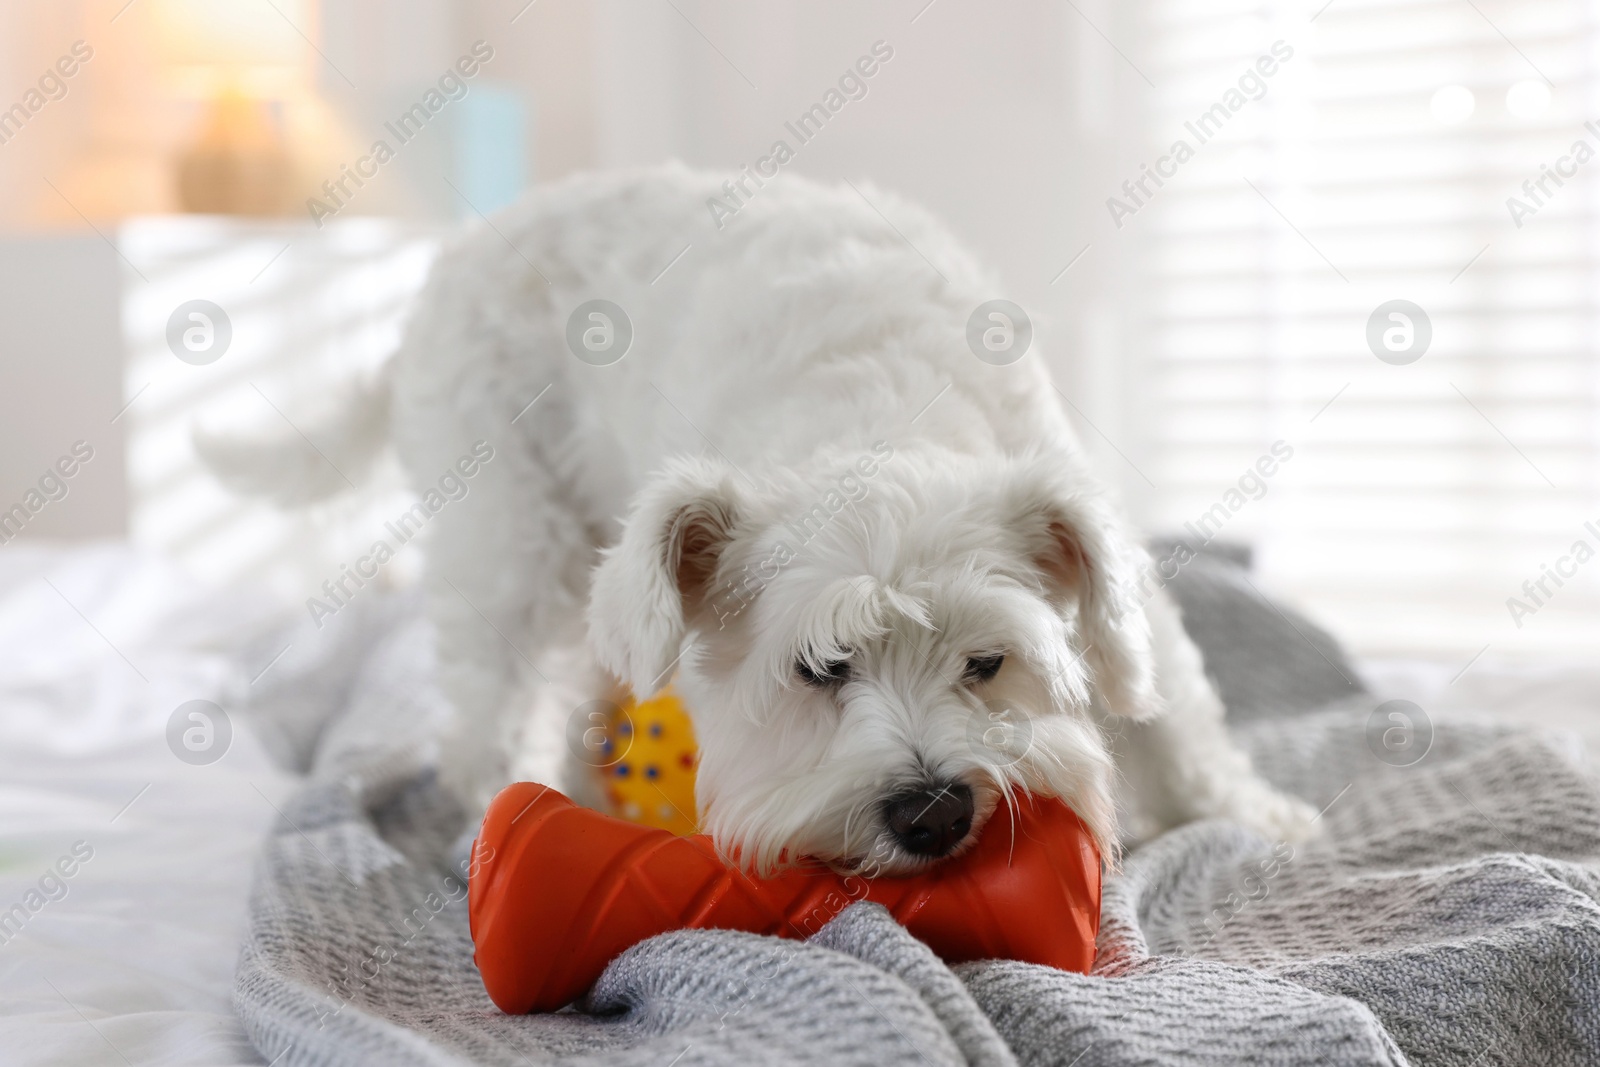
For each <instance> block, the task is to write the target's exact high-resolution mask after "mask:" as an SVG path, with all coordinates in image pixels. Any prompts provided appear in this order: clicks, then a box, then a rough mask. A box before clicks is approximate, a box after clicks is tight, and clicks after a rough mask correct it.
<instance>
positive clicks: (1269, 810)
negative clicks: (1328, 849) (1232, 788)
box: [1219, 783, 1321, 844]
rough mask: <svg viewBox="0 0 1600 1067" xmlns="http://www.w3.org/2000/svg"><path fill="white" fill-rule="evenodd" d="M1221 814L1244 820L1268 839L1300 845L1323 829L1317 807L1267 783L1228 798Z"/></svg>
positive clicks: (1243, 821)
mask: <svg viewBox="0 0 1600 1067" xmlns="http://www.w3.org/2000/svg"><path fill="white" fill-rule="evenodd" d="M1219 814H1220V815H1222V816H1223V817H1224V818H1228V819H1232V820H1234V821H1235V822H1240V823H1243V824H1244V825H1246V826H1248V827H1249V828H1250V829H1252V830H1254V831H1255V832H1256V833H1258V834H1260V835H1261V836H1262V837H1265V838H1267V839H1268V840H1269V841H1287V842H1289V843H1290V844H1299V843H1300V842H1302V841H1309V840H1310V839H1311V838H1313V837H1315V836H1316V835H1317V833H1318V832H1319V831H1320V829H1321V823H1320V822H1319V821H1318V819H1317V809H1316V808H1314V807H1312V806H1311V805H1310V804H1308V803H1306V802H1305V801H1303V800H1301V799H1300V798H1299V797H1294V796H1290V795H1289V794H1287V793H1280V792H1278V791H1277V790H1276V789H1273V788H1271V787H1270V786H1268V785H1266V784H1265V783H1257V784H1256V786H1255V787H1254V788H1249V789H1242V790H1239V791H1238V792H1236V793H1235V794H1234V795H1233V796H1232V797H1230V798H1229V804H1228V806H1227V810H1225V811H1223V812H1219Z"/></svg>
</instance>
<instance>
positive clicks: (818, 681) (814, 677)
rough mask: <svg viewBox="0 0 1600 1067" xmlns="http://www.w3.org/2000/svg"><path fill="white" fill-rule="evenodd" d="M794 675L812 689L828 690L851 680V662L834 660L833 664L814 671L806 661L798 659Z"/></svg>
mask: <svg viewBox="0 0 1600 1067" xmlns="http://www.w3.org/2000/svg"><path fill="white" fill-rule="evenodd" d="M794 673H796V674H798V675H799V676H800V680H801V681H802V682H804V683H806V684H807V685H809V686H810V687H811V688H813V689H826V688H828V687H829V686H834V685H839V684H841V683H843V682H846V681H848V680H849V678H850V661H849V660H847V659H840V660H834V661H833V662H832V663H824V664H823V665H822V667H821V669H813V668H812V667H811V666H810V665H809V664H807V663H806V661H805V660H803V659H797V660H795V661H794Z"/></svg>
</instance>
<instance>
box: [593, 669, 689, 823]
mask: <svg viewBox="0 0 1600 1067" xmlns="http://www.w3.org/2000/svg"><path fill="white" fill-rule="evenodd" d="M605 731H606V737H605V742H604V747H603V749H602V751H603V752H605V754H606V756H607V762H606V766H603V767H600V768H598V773H599V774H600V775H601V776H602V785H603V786H604V788H605V797H606V802H607V805H608V808H609V814H611V815H614V816H616V817H617V818H619V819H626V820H627V821H628V822H632V823H638V824H639V825H640V826H650V827H654V828H655V829H658V830H668V831H671V832H672V833H675V834H678V835H680V836H683V835H687V834H692V833H694V832H695V829H696V821H695V805H694V769H695V763H696V762H697V760H698V758H699V755H698V750H697V749H696V747H695V741H694V727H693V726H692V725H691V724H690V722H689V713H688V712H687V711H686V710H685V709H684V706H683V701H682V700H680V699H679V698H678V695H677V694H676V693H675V692H673V691H672V689H671V688H670V687H668V688H666V689H663V690H662V691H661V692H660V693H659V694H657V695H656V696H654V697H652V698H650V699H649V700H645V701H630V702H629V703H627V704H625V705H623V706H622V707H621V708H619V709H618V710H617V711H616V712H615V713H613V714H612V715H611V716H610V717H609V718H608V719H607V721H606V726H605Z"/></svg>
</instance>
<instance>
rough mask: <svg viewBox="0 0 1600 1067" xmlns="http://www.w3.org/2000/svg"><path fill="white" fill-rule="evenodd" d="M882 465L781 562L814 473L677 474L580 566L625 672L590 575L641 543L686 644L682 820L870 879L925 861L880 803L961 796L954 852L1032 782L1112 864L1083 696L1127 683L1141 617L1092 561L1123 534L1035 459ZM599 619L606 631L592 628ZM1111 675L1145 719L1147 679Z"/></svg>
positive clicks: (1106, 772) (618, 564)
mask: <svg viewBox="0 0 1600 1067" xmlns="http://www.w3.org/2000/svg"><path fill="white" fill-rule="evenodd" d="M895 464H896V465H897V467H896V469H894V470H893V472H892V473H891V472H890V471H889V470H888V469H887V468H886V470H885V472H884V473H883V474H882V475H880V476H879V478H878V479H877V480H876V481H875V482H874V483H873V484H872V485H871V487H870V489H869V491H867V492H866V493H865V494H864V495H862V496H861V498H860V499H857V500H855V501H853V502H852V503H851V504H849V505H848V506H846V507H845V508H843V509H842V510H841V511H839V512H838V513H837V514H836V515H834V517H833V519H832V521H831V522H830V523H828V524H827V525H825V526H824V527H823V528H822V529H821V530H820V531H819V532H817V533H816V534H815V535H814V536H812V537H811V539H810V540H809V541H807V542H806V543H805V544H804V545H795V544H789V545H788V546H787V547H788V548H790V549H792V550H793V552H794V556H793V558H792V559H789V560H788V561H787V562H786V563H785V564H784V565H782V566H779V567H773V566H772V565H771V563H770V561H771V560H772V559H773V558H774V555H775V550H776V549H777V546H778V544H779V543H780V542H783V541H784V539H785V538H786V537H787V538H788V540H789V541H790V542H792V541H794V540H795V536H794V534H795V528H794V527H793V526H792V525H790V523H791V522H792V518H793V513H797V512H799V511H801V510H803V509H804V508H805V507H806V503H807V502H808V501H810V500H812V499H815V498H816V495H817V493H818V491H819V490H818V485H817V483H816V482H815V481H808V480H806V479H802V478H798V477H794V478H789V479H784V480H783V481H785V482H787V484H779V485H777V486H775V487H774V488H773V489H772V490H771V491H770V494H769V495H765V496H760V495H757V494H755V493H752V492H750V491H749V490H748V489H744V488H736V487H735V484H734V483H733V482H732V480H731V479H729V478H727V477H726V474H725V472H717V471H713V470H710V469H706V468H701V469H699V470H696V471H693V472H692V473H691V474H690V475H689V477H688V479H687V485H690V486H695V487H696V488H694V489H693V490H692V491H691V492H690V493H689V494H688V496H687V497H684V496H683V495H682V494H679V495H678V496H673V495H672V494H666V495H665V496H664V499H663V502H666V501H672V503H671V506H669V507H667V508H665V509H664V510H663V511H662V512H661V513H660V514H659V515H657V516H656V517H655V518H654V519H653V520H651V521H652V522H653V523H654V524H658V525H660V524H663V520H664V526H665V530H664V531H661V532H658V533H657V534H656V535H655V536H652V537H649V538H645V537H642V536H641V537H637V538H630V536H629V535H625V536H624V538H623V541H622V543H621V544H620V545H619V546H618V547H617V548H615V549H613V550H612V551H611V553H610V554H608V557H607V560H606V562H605V563H604V564H603V565H602V567H601V571H600V574H599V575H598V576H597V583H596V598H595V608H594V611H593V613H592V615H591V628H592V629H593V630H595V631H596V632H595V637H596V643H597V645H598V646H599V648H600V649H601V651H602V656H603V657H606V658H607V659H608V660H609V662H608V666H611V667H612V669H613V670H618V672H619V673H626V671H627V666H626V664H627V662H628V661H627V659H626V658H625V656H626V655H627V654H628V650H630V649H633V650H634V651H635V652H636V648H635V646H637V645H638V643H639V642H640V641H641V640H647V639H648V636H649V633H650V631H649V629H648V627H649V620H638V619H634V620H632V621H630V620H625V619H621V618H615V617H612V618H610V619H607V618H606V617H605V613H606V610H607V606H608V604H610V603H611V601H610V600H609V598H608V595H607V594H608V592H609V591H610V590H608V584H609V582H629V583H635V584H636V583H637V582H638V581H640V580H641V570H640V568H641V567H648V565H649V564H648V560H646V561H640V560H631V561H630V554H636V553H641V552H642V553H645V554H646V555H647V556H648V555H650V554H652V553H654V554H655V555H656V558H658V559H661V560H663V564H662V565H663V566H664V568H665V569H666V570H667V571H668V572H669V573H670V578H671V580H670V581H669V583H668V584H669V585H671V586H672V587H673V588H672V590H671V595H676V596H677V597H679V598H680V603H681V607H680V611H681V612H682V616H681V618H682V622H681V623H679V624H678V627H677V632H679V633H686V634H687V635H688V636H689V638H690V642H689V647H688V650H687V651H686V652H684V653H683V655H682V658H681V660H679V661H678V662H677V665H676V669H677V672H678V683H677V684H678V687H679V689H680V691H681V692H682V694H683V696H684V698H685V700H686V702H687V703H688V705H689V707H690V708H691V709H693V716H694V721H695V729H696V733H697V736H698V739H699V744H700V766H699V771H698V784H697V792H698V797H697V799H698V802H699V807H700V816H701V822H702V827H703V829H705V830H706V831H707V832H709V833H710V834H711V835H712V836H713V838H714V839H715V840H716V842H717V844H718V846H719V847H720V848H721V849H723V850H724V851H725V852H726V853H728V854H729V855H732V856H737V857H738V859H739V861H740V862H741V863H743V864H744V865H745V866H747V867H749V868H751V869H753V870H756V871H760V872H768V871H771V870H772V869H773V868H775V867H777V866H779V865H780V864H782V863H784V862H787V861H793V860H796V859H799V858H801V857H812V858H816V859H820V860H823V861H825V862H827V863H830V864H831V865H833V866H835V867H836V868H838V869H841V870H845V871H851V872H857V873H863V874H867V875H877V874H889V875H898V874H908V873H914V872H916V871H918V870H921V869H923V868H925V867H927V866H928V865H929V864H931V863H933V862H936V860H934V859H929V858H927V857H925V856H921V855H917V854H914V853H912V852H910V851H908V850H906V849H905V848H904V847H903V846H902V845H901V844H900V842H899V841H898V840H897V839H896V837H895V836H894V834H892V833H891V832H890V830H889V827H888V824H887V818H886V814H885V802H886V800H887V799H888V798H890V797H891V796H894V795H896V794H898V793H901V792H903V791H905V790H908V789H920V788H929V787H935V788H936V787H938V786H940V785H944V784H964V785H966V786H968V787H969V788H970V789H971V791H972V795H973V801H974V812H973V819H972V829H971V831H970V832H969V833H968V834H967V835H966V837H965V838H964V840H963V841H962V842H961V844H960V846H959V847H958V848H957V851H958V852H959V851H960V850H962V849H965V848H967V847H970V845H971V844H972V842H974V841H975V840H976V839H977V837H978V836H979V834H981V833H983V832H995V831H996V830H999V831H1000V832H1006V831H1005V829H1004V824H1003V821H1004V820H1008V819H1009V816H1010V814H1011V813H1012V812H1014V811H1015V808H1016V805H1018V804H1020V803H1026V800H1025V798H1024V797H1023V796H1022V794H1024V793H1031V794H1035V795H1039V796H1050V797H1059V798H1061V799H1062V800H1064V801H1065V802H1066V803H1068V804H1069V805H1070V806H1071V807H1072V808H1073V809H1074V810H1075V811H1076V812H1077V813H1078V814H1079V816H1080V817H1081V818H1082V819H1083V820H1084V822H1085V823H1086V824H1087V825H1088V827H1089V828H1090V830H1091V831H1092V832H1093V833H1094V835H1095V837H1096V838H1097V840H1098V842H1099V844H1100V846H1101V849H1102V853H1103V854H1105V855H1107V856H1111V855H1114V849H1115V839H1116V827H1115V814H1114V804H1113V799H1112V785H1113V775H1114V771H1113V765H1112V761H1111V757H1110V754H1109V751H1108V747H1107V744H1106V741H1105V739H1104V738H1103V736H1102V733H1101V729H1100V727H1099V726H1098V724H1097V719H1098V714H1099V712H1098V710H1097V708H1096V704H1097V699H1096V698H1097V697H1100V696H1103V695H1104V691H1105V690H1106V689H1107V686H1106V685H1105V681H1106V675H1107V673H1108V672H1109V671H1113V670H1119V669H1122V667H1123V665H1128V668H1127V669H1128V670H1131V671H1134V672H1137V671H1138V670H1139V669H1141V668H1142V669H1143V670H1144V671H1145V672H1146V674H1147V673H1148V665H1147V664H1146V663H1143V662H1142V661H1141V656H1143V657H1144V658H1147V657H1148V646H1147V644H1144V645H1141V644H1140V641H1141V639H1143V640H1144V641H1145V642H1147V641H1148V638H1147V636H1146V635H1145V634H1144V631H1143V630H1142V627H1143V619H1142V616H1140V615H1139V613H1138V612H1137V610H1133V611H1129V610H1128V609H1129V604H1128V603H1127V602H1125V601H1123V600H1122V599H1121V593H1122V591H1121V590H1120V589H1119V587H1118V586H1117V585H1116V583H1115V581H1114V580H1113V578H1114V577H1115V576H1114V575H1111V574H1108V573H1106V572H1107V571H1108V570H1115V571H1118V572H1119V573H1120V569H1121V568H1122V567H1123V565H1124V563H1125V562H1126V561H1125V560H1123V559H1121V558H1118V557H1119V554H1125V549H1126V546H1125V545H1124V544H1122V543H1120V542H1111V541H1107V540H1106V537H1105V532H1106V530H1107V529H1109V528H1111V525H1110V523H1109V520H1107V521H1105V522H1104V523H1102V520H1103V519H1104V516H1102V515H1101V514H1100V513H1099V512H1098V511H1085V510H1083V509H1085V508H1090V509H1092V508H1093V507H1094V505H1093V503H1092V502H1088V501H1085V500H1083V499H1082V498H1075V497H1071V494H1068V497H1069V499H1065V500H1064V499H1062V486H1061V485H1060V484H1059V482H1058V480H1057V479H1056V478H1053V477H1048V476H1045V477H1043V481H1042V484H1041V474H1040V471H1039V469H1038V468H1037V466H1036V465H1030V464H1027V463H1020V464H1019V463H1017V462H1015V461H1001V460H997V461H995V462H994V463H988V464H985V463H978V462H974V461H967V462H965V463H961V462H952V461H951V460H950V459H949V458H948V457H945V458H938V457H931V458H930V457H923V456H919V455H905V456H902V455H898V454H897V455H896V457H895ZM708 478H709V479H711V481H710V483H709V484H708V482H707V479H708ZM1075 509H1076V510H1075ZM648 513H649V507H648V505H646V506H644V507H641V509H640V511H639V512H636V514H635V517H634V519H632V520H630V530H629V534H635V533H638V532H639V531H636V530H635V529H634V528H633V523H634V522H637V521H639V520H640V519H642V518H645V517H646V515H647V514H648ZM1090 523H1093V524H1096V525H1095V528H1094V530H1093V531H1092V532H1091V531H1086V530H1084V529H1082V527H1083V526H1085V525H1086V524H1090ZM777 555H778V557H779V558H783V556H784V554H783V553H781V552H779V553H777ZM763 561H768V562H767V563H766V565H765V566H764V567H763V566H762V564H763ZM608 569H609V570H610V571H611V572H612V573H610V574H609V575H608V573H607V572H608ZM751 574H756V575H759V577H760V580H759V582H758V584H757V585H756V586H755V587H752V586H751V584H750V575H751ZM741 582H742V583H744V584H743V586H741V584H740V583H741ZM734 589H740V590H741V595H740V596H737V597H730V596H729V595H727V594H728V591H729V590H734ZM647 602H648V601H647ZM629 608H630V610H632V611H633V612H635V613H637V612H638V611H640V610H641V608H640V598H639V597H637V596H636V597H633V598H631V603H630V605H629ZM1135 608H1136V605H1135ZM1113 616H1115V617H1113ZM641 622H643V623H644V627H645V628H644V629H643V630H641V629H640V625H639V624H640V623H641ZM657 623H658V625H659V620H657ZM608 624H611V625H616V626H618V627H620V628H621V630H620V631H619V633H617V634H613V635H611V636H612V637H614V638H616V640H613V641H610V642H608V641H607V639H606V638H607V634H606V632H605V627H606V626H607V625H608ZM674 629H675V627H673V626H671V625H668V626H666V627H665V630H666V631H669V633H667V634H664V635H663V636H665V637H667V638H668V642H669V643H668V644H667V645H665V646H663V647H664V648H665V647H671V645H670V631H673V630H674ZM607 650H609V651H610V653H611V654H610V655H609V656H608V657H607V655H606V653H607ZM674 652H676V650H675V649H674ZM996 654H1004V656H1005V659H1004V661H1003V663H1002V665H1001V667H1000V670H999V672H998V673H997V674H995V675H994V676H993V677H992V678H990V679H987V680H980V679H976V678H973V677H971V676H970V674H969V673H968V661H969V659H970V658H972V657H980V658H981V657H988V656H993V655H996ZM653 662H654V661H653V660H648V659H645V660H638V659H637V658H636V661H635V664H634V666H635V667H636V668H640V667H643V668H645V669H648V665H653ZM842 662H847V663H848V664H849V668H848V669H849V676H848V677H847V678H845V679H843V680H842V681H839V682H837V683H836V684H830V685H824V686H817V685H815V684H811V683H808V681H807V680H806V679H804V678H803V677H802V675H801V673H800V671H799V669H798V668H797V664H798V663H803V664H805V665H806V666H808V667H809V668H811V669H812V670H813V671H817V670H820V669H822V668H824V666H825V665H827V664H836V663H842ZM634 673H635V675H637V674H638V671H637V670H635V672H634ZM1124 680H1126V679H1124ZM635 687H636V688H638V682H637V681H635ZM1124 688H1125V689H1126V690H1127V692H1128V693H1137V694H1138V697H1137V699H1138V700H1140V701H1141V702H1142V706H1141V708H1140V709H1139V710H1141V711H1147V710H1153V697H1151V696H1149V694H1148V693H1147V692H1146V691H1145V690H1144V689H1141V688H1140V687H1139V686H1138V685H1136V684H1135V685H1132V686H1127V687H1124ZM1121 695H1123V696H1124V697H1126V695H1127V693H1123V694H1121ZM1099 703H1101V704H1104V701H1103V700H1102V701H1099ZM1118 710H1126V709H1118ZM996 820H1002V821H1001V822H996V825H995V826H994V827H993V828H990V827H988V826H987V825H986V824H988V823H990V822H993V821H996Z"/></svg>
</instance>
